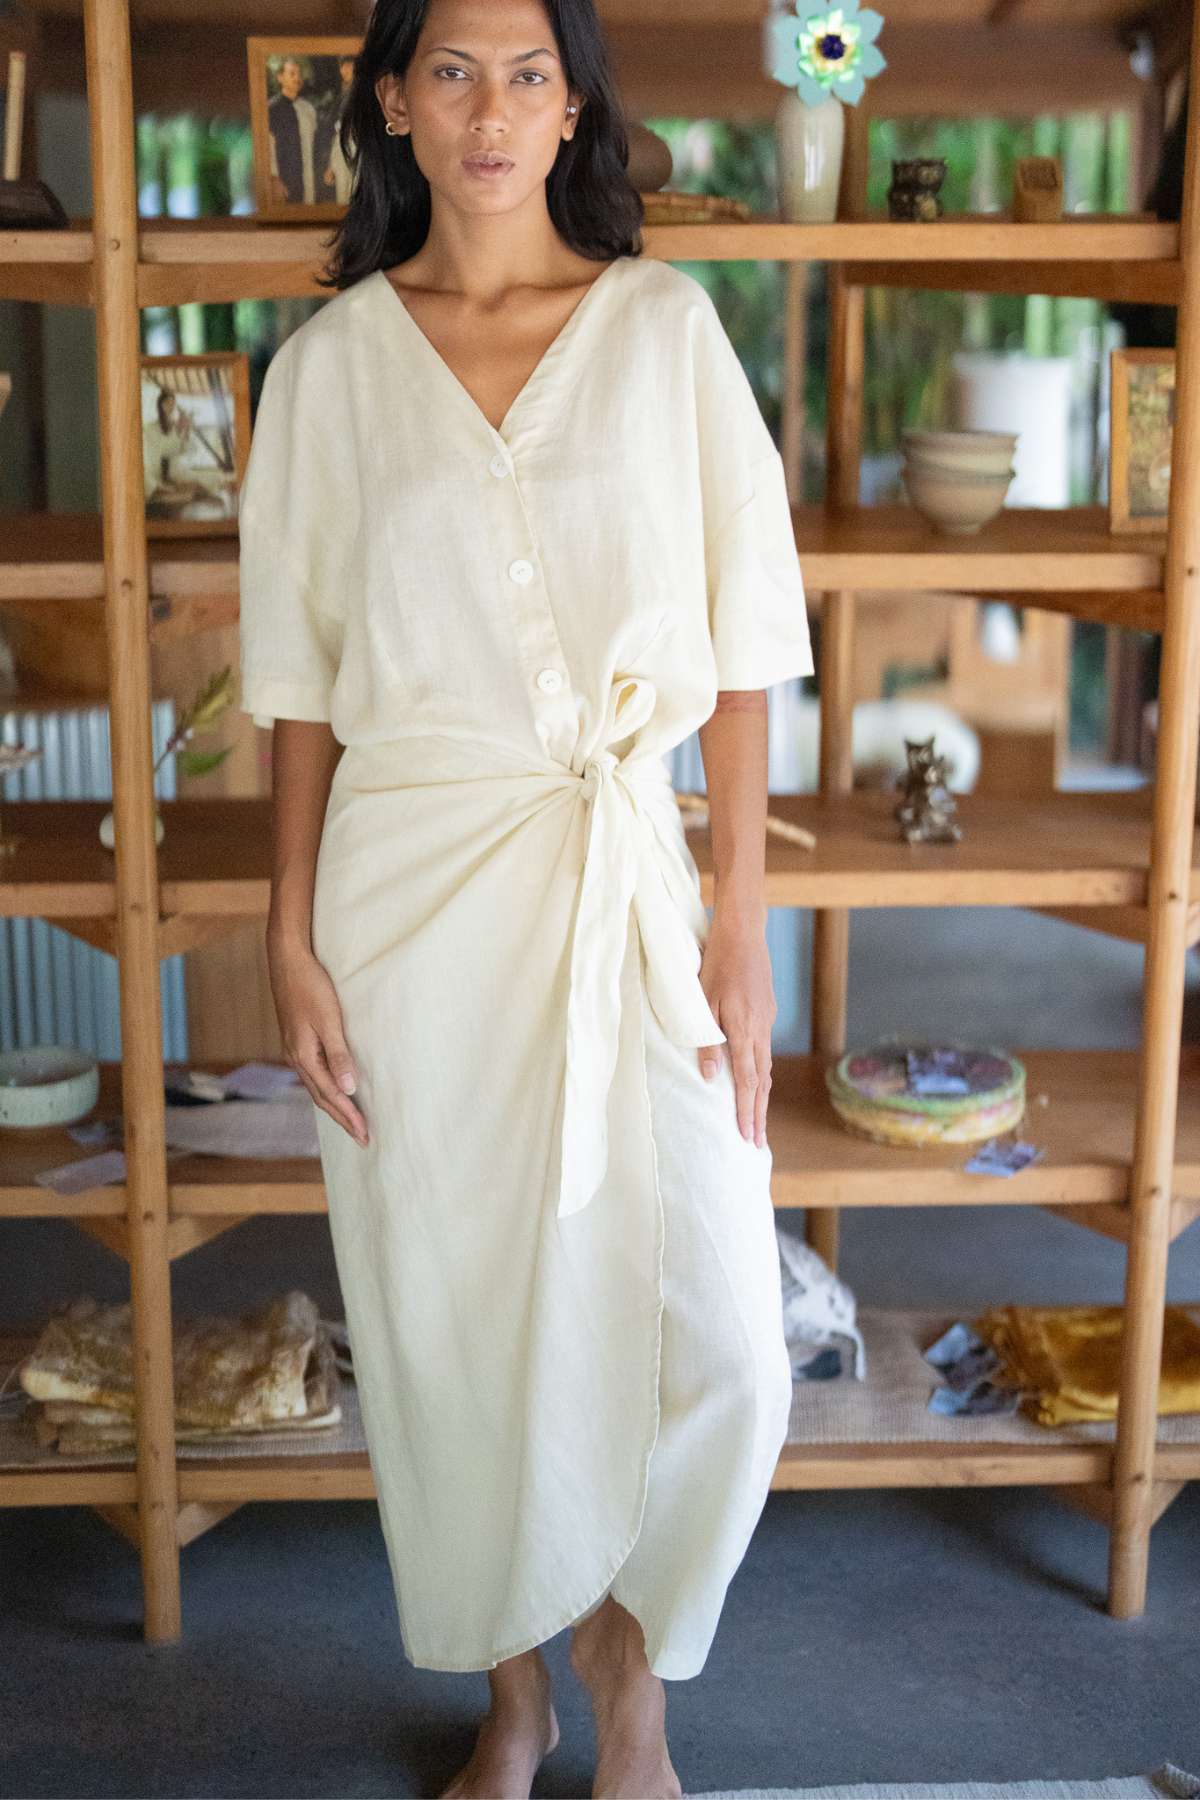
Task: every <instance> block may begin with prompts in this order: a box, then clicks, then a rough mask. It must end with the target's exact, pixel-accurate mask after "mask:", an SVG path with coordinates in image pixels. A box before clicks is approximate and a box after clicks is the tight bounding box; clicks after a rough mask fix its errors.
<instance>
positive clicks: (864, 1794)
mask: <svg viewBox="0 0 1200 1800" xmlns="http://www.w3.org/2000/svg"><path fill="white" fill-rule="evenodd" d="M1197 1797H1200V1775H1189V1774H1188V1772H1187V1770H1186V1769H1177V1768H1176V1767H1175V1765H1174V1763H1169V1762H1168V1763H1163V1764H1162V1766H1161V1767H1160V1768H1157V1769H1154V1770H1152V1771H1151V1773H1150V1774H1149V1775H1112V1776H1109V1777H1107V1778H1106V1779H1104V1780H1103V1781H1087V1780H1080V1781H1001V1782H995V1781H935V1782H932V1783H928V1784H926V1783H925V1782H911V1781H901V1782H889V1781H885V1782H884V1783H882V1785H881V1784H880V1783H878V1782H874V1781H862V1782H855V1783H854V1784H853V1785H852V1786H850V1787H815V1788H814V1787H808V1788H725V1789H722V1790H721V1791H720V1792H719V1793H717V1792H710V1793H707V1794H689V1795H688V1796H687V1800H1197Z"/></svg>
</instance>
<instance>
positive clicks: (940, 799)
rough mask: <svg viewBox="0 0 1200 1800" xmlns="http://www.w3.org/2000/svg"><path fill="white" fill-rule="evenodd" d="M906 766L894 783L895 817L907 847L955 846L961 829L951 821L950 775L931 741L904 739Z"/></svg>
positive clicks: (960, 835) (954, 809)
mask: <svg viewBox="0 0 1200 1800" xmlns="http://www.w3.org/2000/svg"><path fill="white" fill-rule="evenodd" d="M904 750H905V754H906V755H907V757H908V767H907V769H906V770H905V771H904V774H903V775H901V776H899V777H898V779H897V781H896V789H897V792H898V793H899V794H900V796H901V797H900V799H899V800H898V801H897V803H896V809H895V816H896V819H897V820H898V822H899V825H900V835H901V837H902V838H904V840H905V841H906V843H909V844H957V843H958V841H959V839H960V838H961V837H962V828H961V826H959V825H956V824H955V822H954V813H955V811H956V810H957V803H956V801H955V799H954V796H953V794H952V793H951V792H950V790H949V788H948V787H947V786H946V778H947V776H948V774H949V772H950V769H949V764H948V762H947V760H946V758H945V757H944V756H936V755H935V754H934V749H933V739H932V738H931V737H930V738H926V739H925V740H924V741H923V742H914V741H913V739H912V738H905V740H904Z"/></svg>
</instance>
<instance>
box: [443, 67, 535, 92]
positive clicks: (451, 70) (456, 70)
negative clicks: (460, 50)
mask: <svg viewBox="0 0 1200 1800" xmlns="http://www.w3.org/2000/svg"><path fill="white" fill-rule="evenodd" d="M435 73H436V74H438V75H465V74H466V70H465V69H464V68H463V66H462V64H461V63H443V64H442V66H441V68H440V69H437V70H436V71H435ZM526 75H532V76H533V81H532V82H526V81H525V79H524V78H525V76H526ZM517 79H518V80H519V81H520V82H521V83H522V85H523V86H526V87H530V86H536V87H542V86H544V84H545V82H546V81H547V79H548V77H547V76H545V75H544V74H543V73H542V71H541V70H540V69H522V71H521V74H520V75H519V76H518V77H517Z"/></svg>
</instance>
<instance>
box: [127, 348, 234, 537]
mask: <svg viewBox="0 0 1200 1800" xmlns="http://www.w3.org/2000/svg"><path fill="white" fill-rule="evenodd" d="M139 367H140V373H141V394H142V497H143V500H144V503H145V509H146V535H147V537H198V536H199V537H210V536H211V537H221V536H230V535H232V536H236V534H237V528H238V492H239V490H240V488H241V485H242V476H243V474H244V473H245V468H246V460H247V458H248V456H249V454H250V359H249V356H248V355H247V354H246V352H245V351H244V350H210V351H207V352H205V353H203V354H201V355H196V356H175V355H171V356H142V357H140V358H139Z"/></svg>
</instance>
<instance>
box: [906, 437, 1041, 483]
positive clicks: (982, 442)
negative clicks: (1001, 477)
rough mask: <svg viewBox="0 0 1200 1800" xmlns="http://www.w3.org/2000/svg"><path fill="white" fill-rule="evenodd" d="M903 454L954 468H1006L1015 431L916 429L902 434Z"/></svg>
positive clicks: (1012, 446)
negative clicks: (931, 460)
mask: <svg viewBox="0 0 1200 1800" xmlns="http://www.w3.org/2000/svg"><path fill="white" fill-rule="evenodd" d="M901 443H902V445H903V448H904V453H905V455H906V456H910V455H911V456H922V457H933V458H936V460H937V461H938V462H939V463H945V464H947V465H948V466H950V467H953V468H960V469H967V470H978V471H982V470H984V469H987V470H989V471H990V472H992V473H999V472H1000V471H1001V470H1002V469H1006V468H1008V467H1009V466H1010V465H1011V463H1012V460H1013V455H1014V453H1015V451H1016V447H1017V433H1016V432H1015V431H919V430H917V429H916V428H915V427H910V428H909V429H907V430H905V431H903V432H902V433H901Z"/></svg>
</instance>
